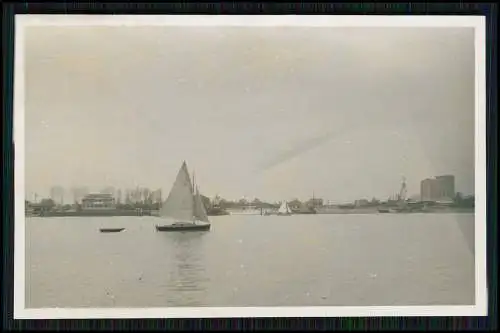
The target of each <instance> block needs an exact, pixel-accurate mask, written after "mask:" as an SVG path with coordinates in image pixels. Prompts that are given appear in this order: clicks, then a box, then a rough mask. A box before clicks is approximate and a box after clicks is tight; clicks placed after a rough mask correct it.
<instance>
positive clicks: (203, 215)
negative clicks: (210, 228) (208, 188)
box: [194, 188, 209, 222]
mask: <svg viewBox="0 0 500 333" xmlns="http://www.w3.org/2000/svg"><path fill="white" fill-rule="evenodd" d="M194 216H195V218H196V219H197V220H200V221H203V222H209V220H208V215H207V211H206V209H205V205H204V204H203V201H202V200H201V195H200V191H199V190H198V188H196V194H195V197H194Z"/></svg>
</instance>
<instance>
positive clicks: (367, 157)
mask: <svg viewBox="0 0 500 333" xmlns="http://www.w3.org/2000/svg"><path fill="white" fill-rule="evenodd" d="M25 36H26V40H25V136H26V137H25V143H26V146H25V163H26V165H25V177H26V179H25V184H26V191H27V195H28V196H29V195H32V194H33V193H37V194H38V195H42V196H43V195H48V193H49V189H50V187H51V186H55V185H57V186H63V187H66V188H70V187H75V186H88V187H89V188H90V189H91V190H96V191H97V190H100V189H102V188H104V187H106V186H115V187H118V188H134V187H136V186H145V187H149V188H151V189H156V188H162V190H163V191H164V193H168V191H169V190H170V188H171V186H172V183H173V181H174V179H175V176H176V174H177V172H178V170H179V168H180V167H181V164H182V162H183V161H184V160H185V161H186V162H187V165H188V167H189V170H190V171H191V172H192V171H193V170H194V171H195V174H196V182H197V184H198V185H199V187H200V191H201V192H202V193H203V194H205V195H207V196H213V195H215V194H219V195H221V196H222V197H225V198H229V199H239V198H241V197H243V196H245V197H247V198H254V197H258V198H260V199H263V200H276V201H278V200H283V199H294V198H299V199H307V198H309V197H311V196H312V194H313V193H314V195H315V196H316V197H321V198H324V199H325V200H331V201H335V202H350V201H352V200H355V199H361V198H366V199H371V198H372V197H377V198H382V199H385V198H387V197H388V196H390V195H393V194H394V193H396V192H397V191H398V190H399V187H400V183H401V179H402V177H405V178H406V181H407V187H408V192H409V194H418V193H419V189H420V185H419V184H420V181H421V180H422V179H425V178H428V177H433V176H437V175H441V174H453V175H455V177H456V190H457V191H460V192H463V193H466V194H471V193H473V191H474V32H473V29H472V28H339V27H314V28H312V27H311V28H307V27H227V26H226V27H173V26H165V27H159V26H150V27H126V26H123V27H106V26H80V27H78V26H76V27H75V26H73V27H64V26H52V27H49V26H46V27H40V26H38V27H28V28H26V34H25Z"/></svg>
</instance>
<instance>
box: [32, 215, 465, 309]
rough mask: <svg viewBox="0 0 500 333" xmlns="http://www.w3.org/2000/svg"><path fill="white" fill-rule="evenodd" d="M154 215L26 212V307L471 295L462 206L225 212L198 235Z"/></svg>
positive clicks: (421, 300) (432, 300)
mask: <svg viewBox="0 0 500 333" xmlns="http://www.w3.org/2000/svg"><path fill="white" fill-rule="evenodd" d="M157 223H158V220H157V218H154V217H117V218H68V219H65V218H29V219H28V220H27V224H26V306H28V307H165V306H315V305H340V306H342V305H345V306H360V305H361V306H363V305H364V306H366V305H429V304H441V305H458V304H473V303H474V256H473V254H472V253H471V250H470V247H469V246H468V245H471V246H473V241H474V239H473V237H472V238H471V237H464V235H465V234H466V233H464V232H463V231H464V230H469V231H470V230H473V226H474V216H473V215H472V214H409V215H407V214H401V215H399V214H379V215H367V214H365V215H308V216H305V215H302V216H300V215H296V216H289V217H276V216H254V215H239V216H224V217H214V218H212V228H211V230H210V231H209V232H157V231H156V230H155V225H156V224H157ZM101 227H109V228H114V227H125V228H126V230H125V231H124V232H121V233H110V234H106V233H100V232H99V228H101ZM469 234H470V233H469ZM469 243H470V244H469Z"/></svg>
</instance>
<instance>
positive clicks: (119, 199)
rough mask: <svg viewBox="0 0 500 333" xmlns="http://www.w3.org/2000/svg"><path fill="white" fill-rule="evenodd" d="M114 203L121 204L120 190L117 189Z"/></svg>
mask: <svg viewBox="0 0 500 333" xmlns="http://www.w3.org/2000/svg"><path fill="white" fill-rule="evenodd" d="M115 198H116V203H117V204H121V203H122V190H120V189H118V190H116V197H115Z"/></svg>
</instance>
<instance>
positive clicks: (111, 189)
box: [101, 186, 116, 197]
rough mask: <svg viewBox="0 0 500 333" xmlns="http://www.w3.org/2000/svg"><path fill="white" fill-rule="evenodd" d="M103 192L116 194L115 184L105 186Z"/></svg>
mask: <svg viewBox="0 0 500 333" xmlns="http://www.w3.org/2000/svg"><path fill="white" fill-rule="evenodd" d="M101 193H102V194H111V195H112V196H113V197H115V196H116V189H115V188H114V187H113V186H108V187H105V188H103V189H102V190H101Z"/></svg>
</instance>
